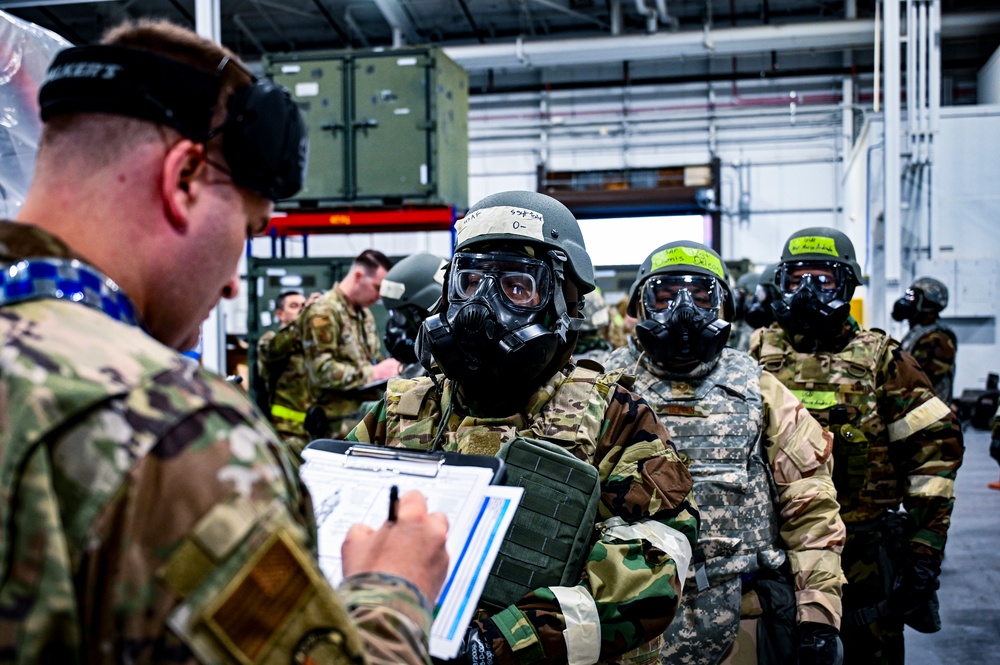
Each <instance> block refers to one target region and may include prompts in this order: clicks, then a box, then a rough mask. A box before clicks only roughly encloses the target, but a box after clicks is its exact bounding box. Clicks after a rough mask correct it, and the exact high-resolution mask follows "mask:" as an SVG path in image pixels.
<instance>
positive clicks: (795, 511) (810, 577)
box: [608, 338, 845, 665]
mask: <svg viewBox="0 0 1000 665" xmlns="http://www.w3.org/2000/svg"><path fill="white" fill-rule="evenodd" d="M608 367H609V368H612V369H624V370H626V371H629V372H634V373H635V374H636V383H635V391H636V392H637V393H638V394H640V395H641V396H642V397H643V398H645V399H646V401H647V402H648V403H649V405H650V407H651V408H652V409H653V411H654V412H655V413H656V415H657V417H658V418H659V419H660V422H662V423H663V424H664V426H665V427H666V429H667V432H668V434H669V435H670V438H671V439H672V440H673V441H674V442H676V445H677V447H678V452H680V453H681V454H682V455H683V456H686V458H687V459H689V460H690V462H689V465H688V468H689V470H690V471H691V475H692V477H693V478H694V495H695V499H696V500H697V502H698V506H699V510H700V511H701V528H700V538H699V541H698V549H700V550H701V555H700V556H699V555H698V554H696V556H695V560H696V562H698V563H696V564H695V565H694V566H692V569H691V570H690V571H689V573H688V578H687V582H686V585H685V591H684V597H683V599H682V601H681V609H680V611H679V615H678V617H677V618H676V619H675V620H674V622H673V623H671V624H670V626H669V627H668V628H667V631H666V633H665V634H664V636H663V637H664V645H663V647H662V650H661V657H660V662H661V663H678V664H683V665H715V664H716V663H719V662H721V661H722V660H723V659H724V658H725V659H727V660H728V659H730V658H734V659H735V661H736V662H740V663H755V662H757V650H756V634H757V631H756V617H757V616H758V615H759V612H760V602H759V600H758V599H757V597H756V592H755V591H754V587H753V583H752V581H751V582H750V584H749V586H744V585H743V584H742V583H741V578H742V579H747V580H750V579H751V578H752V577H753V576H754V574H755V573H758V572H760V571H762V570H764V571H765V572H766V571H767V570H778V569H779V568H781V569H782V570H784V569H788V570H790V571H791V576H792V583H793V585H794V589H795V605H796V619H797V620H798V621H799V622H804V621H811V622H818V623H823V624H827V625H831V626H834V627H835V628H839V626H840V615H841V605H840V598H841V584H842V582H843V575H842V573H841V571H840V551H841V549H842V547H843V543H844V539H845V531H844V524H843V522H842V521H841V519H840V516H839V514H838V510H839V506H838V505H837V501H836V490H835V489H834V486H833V481H832V478H831V469H832V467H833V459H832V451H833V441H832V437H831V436H830V434H829V433H827V432H825V431H824V430H823V429H822V427H820V425H819V424H818V423H817V422H816V421H815V420H814V419H813V418H812V417H811V416H809V414H808V412H807V411H806V410H805V408H803V406H802V405H801V404H800V403H799V401H798V400H796V399H795V397H794V396H793V395H792V394H791V393H790V392H789V391H788V390H787V389H786V388H785V387H784V386H783V385H781V383H779V382H778V381H777V380H776V379H775V378H774V377H773V376H772V375H771V374H769V373H767V372H763V373H761V371H760V369H759V367H758V366H757V365H756V363H755V362H754V361H753V360H752V359H751V358H750V357H748V356H747V355H746V354H744V353H740V352H737V351H734V350H732V349H728V348H727V349H724V350H723V351H722V355H721V356H720V357H719V359H718V362H717V363H716V364H715V366H714V367H712V368H711V369H710V370H708V371H707V373H705V374H703V375H701V376H684V377H674V376H670V375H668V374H666V372H665V371H664V370H663V369H661V368H659V367H657V366H656V365H654V364H653V363H651V362H649V361H648V360H647V359H646V358H644V357H642V350H641V348H639V346H638V345H637V344H636V342H635V338H630V340H629V345H628V346H627V347H623V348H621V349H617V350H616V351H615V352H614V353H613V354H612V355H611V357H610V359H609V360H608ZM772 483H773V484H774V486H775V488H776V490H777V492H776V495H774V494H773V492H772V486H771V484H772ZM786 562H787V565H786ZM699 567H700V568H702V570H701V571H698V574H697V575H696V570H697V569H698V568H699ZM741 595H742V596H743V598H742V602H741ZM741 607H742V609H743V612H742V613H741ZM741 614H742V617H741ZM741 618H742V619H744V622H743V626H742V631H741V621H740V620H741ZM738 633H740V643H739V645H736V641H737V635H738ZM734 651H735V652H737V653H735V654H734V653H733V652H734Z"/></svg>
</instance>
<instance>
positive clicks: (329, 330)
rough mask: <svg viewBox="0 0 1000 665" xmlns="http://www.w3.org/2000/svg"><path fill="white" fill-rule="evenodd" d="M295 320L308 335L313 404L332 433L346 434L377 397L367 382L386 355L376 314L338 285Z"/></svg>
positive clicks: (305, 344) (307, 375)
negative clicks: (364, 405)
mask: <svg viewBox="0 0 1000 665" xmlns="http://www.w3.org/2000/svg"><path fill="white" fill-rule="evenodd" d="M295 325H296V326H298V331H299V335H300V336H301V339H302V351H303V355H304V363H305V370H306V371H305V380H306V383H307V385H308V391H309V395H310V402H311V403H310V406H318V407H321V408H322V409H323V412H324V413H326V417H327V419H328V420H329V422H330V433H329V435H330V436H331V437H333V438H339V439H342V438H344V436H345V435H346V434H347V433H348V432H350V431H351V428H352V427H354V425H356V424H357V422H358V420H360V418H361V416H362V415H363V414H362V413H360V412H359V411H360V407H361V403H362V402H363V401H365V400H366V399H373V398H377V396H373V395H370V394H366V392H365V391H364V390H362V388H363V387H364V386H366V385H367V384H369V383H371V382H372V366H373V365H374V364H375V363H377V362H379V361H380V360H382V355H381V352H380V349H381V346H380V343H379V335H378V331H377V330H376V328H375V317H374V316H372V313H371V312H370V311H369V310H368V309H367V308H365V307H362V308H360V309H358V308H356V307H354V305H352V304H351V303H349V302H348V301H347V298H345V297H344V294H343V293H342V292H341V291H340V289H339V288H337V287H336V286H334V287H333V288H332V289H330V290H329V291H328V292H327V293H326V294H324V295H323V297H321V298H320V299H319V300H317V301H316V302H314V303H312V304H311V305H308V306H307V307H306V308H305V309H304V310H303V311H302V313H301V314H300V315H299V318H298V319H296V321H295Z"/></svg>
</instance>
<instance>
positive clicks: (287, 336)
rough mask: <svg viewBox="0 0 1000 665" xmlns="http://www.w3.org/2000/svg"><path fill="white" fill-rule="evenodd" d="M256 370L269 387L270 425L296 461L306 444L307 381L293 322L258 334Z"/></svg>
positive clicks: (297, 331) (297, 330)
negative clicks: (290, 450)
mask: <svg viewBox="0 0 1000 665" xmlns="http://www.w3.org/2000/svg"><path fill="white" fill-rule="evenodd" d="M257 373H258V374H259V375H260V377H261V379H262V380H263V381H264V382H265V383H266V385H267V387H268V396H269V398H270V406H269V408H268V415H269V416H270V419H271V424H272V425H274V429H276V430H277V431H278V434H279V435H280V436H281V438H282V440H283V441H284V442H285V443H287V444H288V445H289V446H290V447H291V449H292V451H293V452H294V453H295V455H296V457H295V459H296V460H298V459H299V455H300V454H301V453H302V449H303V448H305V447H306V444H308V443H309V435H308V434H307V433H306V428H305V420H306V410H307V409H308V408H309V384H308V382H307V376H306V366H305V358H304V357H303V355H302V341H301V339H300V337H299V329H298V327H297V326H296V325H295V322H294V321H292V322H290V323H289V324H287V325H284V326H282V327H281V328H279V329H278V330H269V331H267V332H266V333H264V334H263V335H262V336H261V338H260V341H259V342H257Z"/></svg>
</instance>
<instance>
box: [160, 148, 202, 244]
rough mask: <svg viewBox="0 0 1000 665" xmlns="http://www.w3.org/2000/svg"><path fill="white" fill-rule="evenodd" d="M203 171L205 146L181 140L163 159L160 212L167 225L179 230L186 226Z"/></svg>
mask: <svg viewBox="0 0 1000 665" xmlns="http://www.w3.org/2000/svg"><path fill="white" fill-rule="evenodd" d="M203 168H205V146H204V145H202V144H200V143H195V142H193V141H190V140H188V139H181V140H180V141H178V142H177V143H175V144H174V145H173V146H171V147H170V149H169V150H167V154H166V155H164V157H163V172H162V175H161V180H160V196H161V198H162V199H163V212H164V214H165V215H166V217H167V219H168V220H170V224H171V225H172V226H174V227H176V228H178V229H185V228H187V225H188V217H189V216H190V211H191V207H192V206H193V205H194V203H195V201H196V200H197V193H198V188H197V179H198V175H199V172H200V170H201V169H203Z"/></svg>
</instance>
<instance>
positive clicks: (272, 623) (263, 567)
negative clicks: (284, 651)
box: [205, 532, 312, 665]
mask: <svg viewBox="0 0 1000 665" xmlns="http://www.w3.org/2000/svg"><path fill="white" fill-rule="evenodd" d="M311 592H312V580H311V578H310V575H309V572H308V569H307V568H306V565H305V563H304V562H303V561H302V560H301V550H300V549H299V547H298V546H297V545H295V543H293V542H292V541H291V540H290V538H289V537H288V536H287V535H286V534H285V533H284V532H278V533H275V534H273V535H272V536H271V537H270V538H269V539H268V540H267V542H265V543H264V545H263V546H262V547H261V548H260V550H259V551H258V553H257V555H256V556H255V558H254V559H252V560H251V561H249V562H248V563H247V565H246V566H244V568H243V570H241V571H240V574H238V575H237V577H236V578H235V579H234V580H233V582H232V583H230V585H229V586H228V587H226V588H225V589H224V590H223V591H222V593H220V594H219V598H218V600H217V603H216V605H215V607H214V608H213V609H210V610H209V611H208V613H207V616H206V617H205V624H206V626H207V627H208V628H209V630H210V631H211V632H212V633H213V634H214V635H215V637H216V638H217V639H218V640H219V641H220V642H221V643H222V644H224V645H225V646H226V647H227V648H228V649H229V650H230V652H231V653H232V655H233V656H235V657H236V658H237V659H238V660H239V661H240V662H242V663H245V664H246V665H250V664H252V663H255V662H258V660H259V659H260V657H261V656H263V655H264V654H265V653H266V652H267V650H268V646H269V645H270V642H271V640H272V639H273V636H274V635H277V634H278V633H279V632H280V628H281V626H282V625H283V624H284V623H285V622H286V621H288V620H289V619H290V618H291V617H292V616H293V615H294V614H295V613H296V612H297V611H298V610H299V608H300V606H301V605H302V604H303V603H304V602H306V601H307V600H308V598H309V596H310V594H311Z"/></svg>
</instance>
